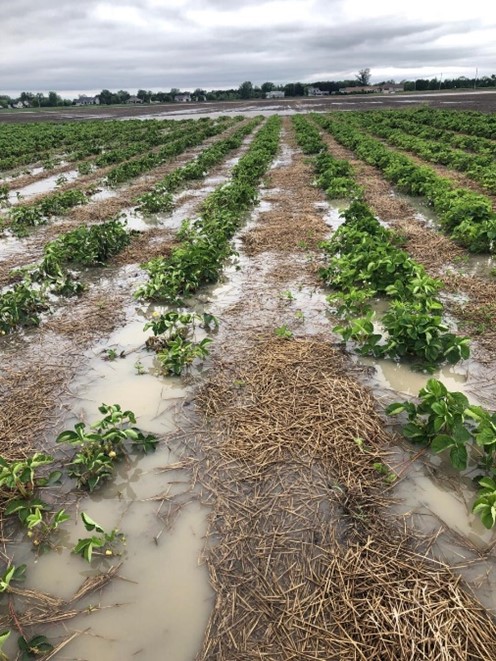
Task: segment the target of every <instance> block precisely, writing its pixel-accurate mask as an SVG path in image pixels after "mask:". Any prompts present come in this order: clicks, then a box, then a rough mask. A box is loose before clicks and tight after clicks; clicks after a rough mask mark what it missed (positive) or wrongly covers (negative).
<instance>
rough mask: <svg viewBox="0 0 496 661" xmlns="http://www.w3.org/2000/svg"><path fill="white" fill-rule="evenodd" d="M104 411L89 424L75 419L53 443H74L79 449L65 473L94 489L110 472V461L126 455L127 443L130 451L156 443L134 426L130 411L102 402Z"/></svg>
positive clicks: (146, 450)
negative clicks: (69, 428)
mask: <svg viewBox="0 0 496 661" xmlns="http://www.w3.org/2000/svg"><path fill="white" fill-rule="evenodd" d="M98 410H99V411H100V413H103V414H104V417H103V418H102V419H101V420H98V421H97V422H95V423H94V424H93V425H91V426H90V427H87V426H86V424H85V423H84V422H78V423H77V424H76V425H75V426H74V430H67V431H63V432H62V433H61V434H59V436H58V437H57V441H56V442H57V443H67V444H69V445H73V446H78V447H79V451H78V452H76V454H75V455H74V456H73V458H72V460H71V462H70V463H69V475H70V476H71V477H74V478H75V480H76V482H77V484H78V486H79V487H83V488H87V489H89V491H94V490H95V489H96V488H97V487H99V486H101V484H102V483H103V482H105V481H106V480H108V479H109V478H110V477H111V476H112V475H113V473H114V464H115V462H116V461H119V460H121V459H123V458H124V457H126V456H127V455H128V448H127V443H128V442H130V443H131V447H132V448H133V449H134V450H139V451H141V452H145V453H148V452H152V451H153V450H155V447H156V445H157V443H158V441H157V439H156V438H155V437H154V436H152V435H145V434H144V433H143V432H142V431H141V430H139V429H138V428H137V427H132V426H131V425H133V424H136V417H135V415H134V413H133V412H132V411H123V410H122V409H121V407H120V406H119V405H118V404H113V405H107V404H102V406H100V407H99V409H98Z"/></svg>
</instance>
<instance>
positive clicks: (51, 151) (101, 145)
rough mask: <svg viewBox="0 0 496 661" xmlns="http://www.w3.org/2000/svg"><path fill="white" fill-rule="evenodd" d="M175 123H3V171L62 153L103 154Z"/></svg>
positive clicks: (73, 156) (73, 155)
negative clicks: (113, 147) (114, 147)
mask: <svg viewBox="0 0 496 661" xmlns="http://www.w3.org/2000/svg"><path fill="white" fill-rule="evenodd" d="M172 126H177V122H175V121H174V120H165V121H157V120H145V121H140V120H129V121H126V122H122V121H118V120H110V121H105V122H102V121H100V120H90V121H86V122H60V123H47V122H43V123H38V122H37V123H33V124H12V125H4V126H2V132H1V135H0V154H1V158H0V172H5V171H8V170H12V169H13V168H15V167H19V166H22V165H26V164H32V163H35V162H37V163H39V162H42V163H47V164H49V165H50V164H54V163H55V162H57V161H59V160H60V159H61V158H62V156H63V155H64V158H67V160H71V161H72V160H78V159H80V158H84V157H86V156H90V155H97V154H102V153H104V152H105V151H107V150H109V149H111V148H112V146H118V145H119V144H120V145H126V144H127V143H129V142H138V141H139V140H144V141H146V140H147V139H148V136H150V135H152V136H160V135H162V134H163V133H164V132H167V131H168V130H169V128H170V127H172Z"/></svg>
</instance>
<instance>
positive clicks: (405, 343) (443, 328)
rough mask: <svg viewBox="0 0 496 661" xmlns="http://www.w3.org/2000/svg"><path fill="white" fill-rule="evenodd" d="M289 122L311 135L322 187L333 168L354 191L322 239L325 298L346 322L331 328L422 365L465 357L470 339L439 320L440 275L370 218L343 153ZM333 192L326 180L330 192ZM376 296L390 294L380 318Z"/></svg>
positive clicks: (368, 349)
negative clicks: (374, 302) (332, 151)
mask: <svg viewBox="0 0 496 661" xmlns="http://www.w3.org/2000/svg"><path fill="white" fill-rule="evenodd" d="M294 125H295V129H296V135H297V140H298V142H300V143H303V144H305V143H307V142H308V140H310V142H311V144H312V145H313V147H312V151H313V152H314V153H316V152H318V155H317V156H316V158H315V160H314V167H315V172H316V174H317V180H316V184H317V185H318V186H320V187H321V188H323V190H325V191H328V190H329V184H330V183H332V178H333V176H334V173H336V172H337V178H338V180H339V189H340V190H349V191H350V192H351V195H352V196H355V197H354V198H353V200H352V202H351V204H350V206H349V207H348V209H347V210H346V211H344V212H343V214H342V217H343V218H344V222H343V223H342V224H341V226H340V227H339V228H338V229H337V230H336V232H335V233H334V234H333V236H332V237H331V238H330V239H329V240H328V241H326V242H324V243H323V244H322V248H323V250H324V253H325V255H326V259H327V264H326V266H325V268H323V269H322V270H321V276H322V278H323V279H324V281H325V283H326V285H327V286H329V287H331V288H332V289H333V290H334V292H333V293H332V294H331V295H330V296H328V298H327V300H328V302H329V303H330V304H331V305H332V306H333V307H334V309H335V312H336V314H337V315H338V316H340V317H341V318H342V319H343V322H344V323H342V324H340V325H339V326H336V327H335V328H334V331H335V332H337V333H339V334H340V335H341V336H342V337H343V339H344V340H345V341H349V340H352V341H353V342H354V343H355V345H357V351H358V352H359V353H361V354H362V355H369V356H374V357H376V358H379V357H388V358H392V359H395V360H399V359H408V360H413V361H416V362H417V364H418V365H419V366H420V367H421V368H423V369H425V370H430V371H432V370H433V369H434V368H435V367H436V366H437V365H439V364H440V363H443V362H446V361H447V362H449V363H456V362H458V361H459V360H462V359H464V358H467V357H468V356H469V345H468V339H467V338H463V337H458V336H456V335H455V334H454V333H451V332H450V331H449V328H448V326H447V325H446V324H445V323H444V322H443V319H442V312H443V304H442V303H441V301H440V300H439V298H437V296H436V294H437V293H438V292H439V290H440V289H441V286H442V283H441V281H440V280H438V279H436V278H432V277H430V276H429V275H428V274H427V273H426V271H425V269H424V267H423V266H422V265H421V264H418V263H417V262H415V261H414V260H413V259H412V258H411V257H410V256H409V255H408V253H407V252H405V251H404V250H402V248H401V246H402V243H403V238H402V237H401V236H399V235H398V234H397V233H396V232H394V231H392V230H390V229H388V228H386V227H384V226H383V225H381V224H380V222H379V221H378V220H377V218H375V216H374V214H373V213H372V211H371V210H370V208H369V207H368V206H367V204H366V203H365V202H364V201H363V199H362V198H361V191H360V190H359V189H358V188H357V187H356V183H355V179H354V173H353V170H352V169H351V168H349V169H347V170H346V171H345V169H344V168H343V166H342V161H340V160H339V159H335V158H334V157H333V156H332V155H331V154H330V153H329V152H328V149H327V146H326V144H325V143H324V141H323V140H322V138H321V137H320V134H319V132H318V130H317V129H316V127H315V126H312V125H311V124H310V122H309V121H308V120H307V119H306V118H303V117H301V118H299V119H295V120H294ZM308 136H310V138H308ZM343 180H344V181H343ZM334 195H335V190H334V188H333V187H332V185H331V187H330V197H331V198H332V197H334ZM378 296H386V297H387V299H388V301H391V302H390V304H389V306H388V309H387V311H386V312H385V313H384V314H383V315H382V317H381V319H380V324H378V323H377V322H376V320H375V313H374V312H373V311H372V309H371V302H372V300H373V299H374V298H376V297H378ZM357 315H360V316H358V317H357Z"/></svg>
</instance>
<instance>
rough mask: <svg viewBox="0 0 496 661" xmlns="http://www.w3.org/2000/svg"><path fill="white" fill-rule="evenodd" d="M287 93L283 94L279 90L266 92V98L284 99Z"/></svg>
mask: <svg viewBox="0 0 496 661" xmlns="http://www.w3.org/2000/svg"><path fill="white" fill-rule="evenodd" d="M285 96H286V95H285V93H284V92H281V91H279V90H274V91H272V92H266V94H265V98H266V99H284V97H285Z"/></svg>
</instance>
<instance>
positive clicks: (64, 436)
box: [55, 431, 80, 443]
mask: <svg viewBox="0 0 496 661" xmlns="http://www.w3.org/2000/svg"><path fill="white" fill-rule="evenodd" d="M79 440H80V438H79V436H78V435H77V434H76V432H74V431H63V432H62V433H61V434H59V435H58V436H57V439H56V441H55V442H56V443H77V442H78V441H79Z"/></svg>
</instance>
